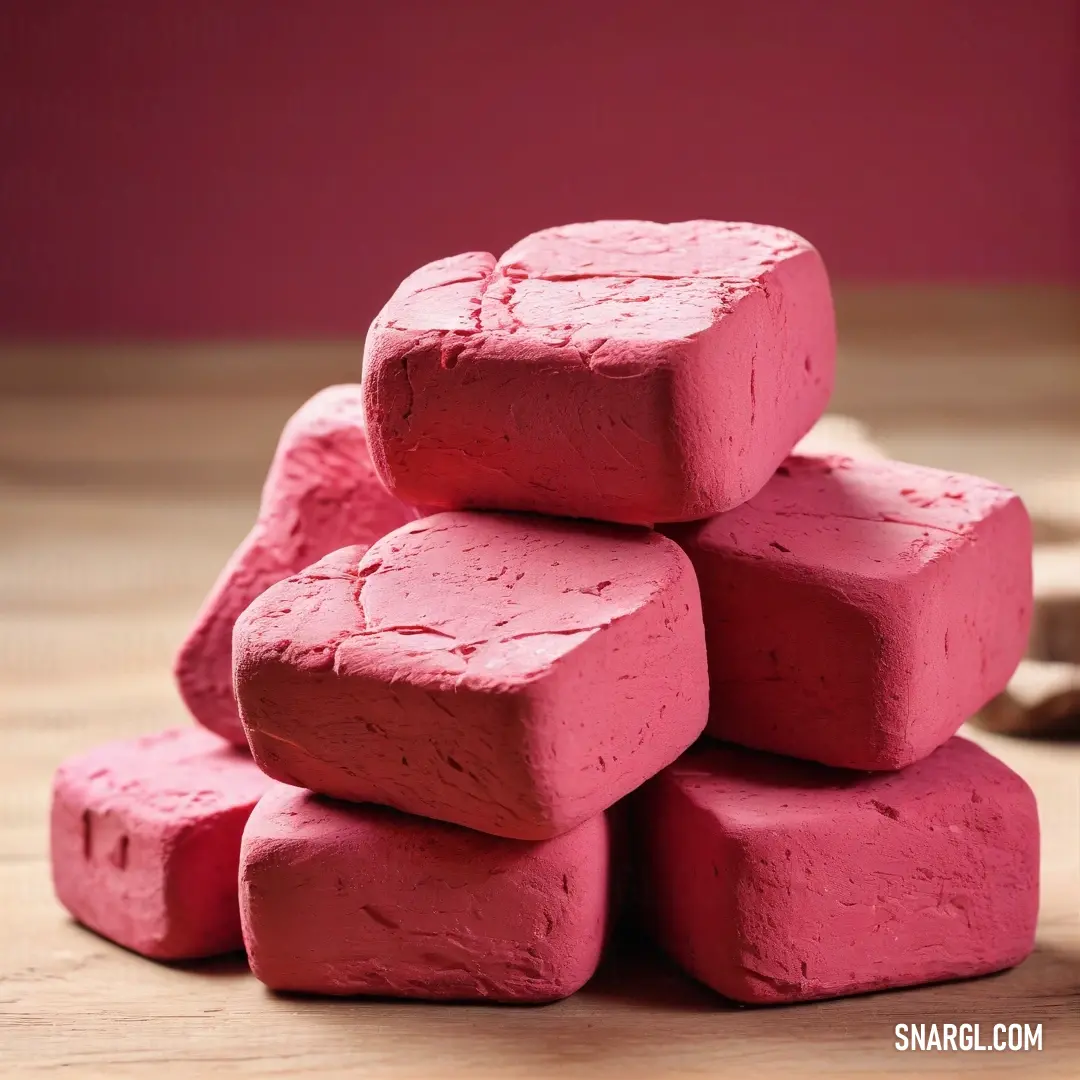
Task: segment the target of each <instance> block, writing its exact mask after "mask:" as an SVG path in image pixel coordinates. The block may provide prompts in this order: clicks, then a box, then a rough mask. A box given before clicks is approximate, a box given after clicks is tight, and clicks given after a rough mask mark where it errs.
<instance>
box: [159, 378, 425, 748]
mask: <svg viewBox="0 0 1080 1080" xmlns="http://www.w3.org/2000/svg"><path fill="white" fill-rule="evenodd" d="M416 516H417V512H416V511H414V510H413V509H412V508H411V507H407V506H404V505H403V504H402V503H400V502H399V501H398V500H397V499H396V498H394V496H392V495H390V494H389V493H388V492H387V491H386V489H385V488H384V487H383V485H382V483H381V481H380V480H379V478H378V476H377V475H376V474H375V470H374V466H373V465H372V463H371V457H370V455H369V453H368V445H367V436H366V435H365V433H364V425H363V414H362V408H361V400H360V387H359V386H349V385H343V386H331V387H328V388H327V389H325V390H322V391H320V392H319V393H318V394H316V395H315V396H314V397H313V398H312V399H311V400H310V401H308V402H307V403H306V404H305V405H304V406H303V407H302V408H301V409H300V410H299V411H298V412H297V413H296V414H295V415H294V416H293V417H291V419H290V420H289V422H288V423H287V424H286V425H285V429H284V431H283V432H282V435H281V440H280V442H279V443H278V448H277V452H276V453H275V455H274V460H273V463H272V464H271V466H270V471H269V474H268V476H267V478H266V484H265V486H264V488H263V494H262V503H261V505H260V507H259V515H258V518H257V520H256V522H255V525H254V527H253V528H252V529H251V531H250V532H249V533H248V535H247V536H246V537H245V538H244V540H243V542H242V543H241V544H240V546H239V547H238V548H237V549H236V551H235V552H234V553H233V555H232V557H231V558H230V559H229V561H228V563H227V564H226V566H225V568H224V570H222V572H221V574H220V576H219V577H218V579H217V581H216V582H215V584H214V587H213V588H212V589H211V590H210V594H209V595H208V596H207V598H206V600H205V601H204V602H203V605H202V608H201V609H200V611H199V614H198V616H197V617H196V619H195V624H194V626H193V627H192V628H191V630H190V632H189V633H188V636H187V638H186V640H185V641H184V643H183V645H182V646H181V647H180V652H179V654H178V656H177V658H176V663H175V676H176V683H177V686H178V687H179V689H180V694H181V696H182V697H183V699H184V702H185V703H186V704H187V707H188V708H189V709H190V710H191V713H192V715H193V716H194V717H195V719H196V720H198V721H199V723H201V724H203V725H204V726H205V727H207V728H209V729H210V730H211V731H214V732H216V733H217V734H218V735H220V736H222V737H223V738H226V739H229V740H230V741H231V742H234V743H237V744H238V745H243V744H244V731H243V727H242V726H241V724H240V716H239V714H238V712H237V709H236V700H235V698H234V697H233V689H232V629H233V623H234V622H235V621H236V617H237V615H239V614H240V612H242V611H243V610H244V608H246V607H247V606H248V604H250V603H251V601H252V600H254V599H255V597H256V596H258V595H259V593H261V592H262V591H263V590H264V589H266V588H268V587H269V586H270V585H273V584H274V582H276V581H280V580H281V579H282V578H284V577H288V576H289V575H290V574H295V573H296V572H297V571H298V570H302V569H303V568H304V567H305V566H308V565H309V564H310V563H312V562H314V561H315V560H316V559H319V558H321V557H322V556H323V555H326V554H328V553H329V552H331V551H335V550H336V549H337V548H340V547H344V546H345V545H346V544H369V543H371V542H372V541H373V540H377V539H378V538H379V537H380V536H383V535H384V534H385V533H388V532H390V530H391V529H396V528H397V527H398V526H399V525H402V524H404V523H405V522H406V521H411V520H413V519H415V518H416Z"/></svg>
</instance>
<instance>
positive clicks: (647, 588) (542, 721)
mask: <svg viewBox="0 0 1080 1080" xmlns="http://www.w3.org/2000/svg"><path fill="white" fill-rule="evenodd" d="M235 653H236V686H237V695H238V699H239V702H240V708H241V714H242V716H243V720H244V726H245V729H246V731H247V736H248V740H249V742H250V744H251V748H252V752H253V753H254V755H255V759H256V761H257V762H258V763H259V765H260V766H261V767H262V768H263V769H264V770H265V771H266V772H268V773H269V774H270V775H271V776H273V777H275V778H276V779H279V780H283V781H285V782H286V783H292V784H296V785H297V786H300V787H306V788H311V789H312V790H314V791H319V792H322V793H324V794H328V795H334V796H337V797H339V798H343V799H351V800H355V801H358V802H366V801H371V802H378V803H384V804H387V805H390V806H395V807H397V808H398V809H401V810H406V811H408V812H410V813H415V814H423V815H425V816H428V817H434V818H440V819H442V820H445V821H452V822H455V823H457V824H459V825H466V826H468V827H470V828H475V829H480V830H481V831H484V832H489V833H494V834H496V835H500V836H510V837H517V838H520V839H525V840H539V839H544V838H546V837H549V836H554V835H557V834H558V833H560V832H564V831H566V830H567V829H570V828H572V827H573V826H574V825H576V824H578V823H579V822H581V821H584V820H585V819H586V818H589V817H592V816H593V815H595V814H597V813H599V812H600V811H602V810H604V809H606V808H607V807H608V806H610V805H611V804H612V803H614V802H615V801H616V800H617V799H619V798H621V797H622V796H623V795H625V794H627V793H628V792H630V791H632V790H633V789H634V788H635V787H637V786H638V785H639V784H640V783H642V781H644V780H646V779H647V778H648V777H650V776H652V775H653V774H654V773H656V772H657V771H658V770H659V769H661V768H663V766H665V765H667V764H669V763H670V762H672V761H673V760H674V759H675V758H676V757H678V755H679V754H680V753H682V751H683V750H685V749H686V747H687V746H689V745H690V743H692V742H693V741H694V739H695V738H696V737H697V736H698V735H699V734H700V732H701V730H702V728H703V727H704V725H705V719H706V714H707V709H708V685H707V681H708V680H707V673H706V667H705V644H704V632H703V629H702V625H701V611H700V601H699V598H698V591H697V583H696V582H695V580H694V575H693V571H692V569H691V567H690V563H689V560H688V559H687V558H686V556H685V555H684V554H683V553H682V552H681V551H680V550H679V548H678V546H677V545H676V544H674V543H672V542H671V541H670V540H668V539H667V538H666V537H663V536H661V535H659V534H658V533H653V532H648V531H646V530H644V529H625V528H620V527H618V526H609V525H599V524H591V523H590V524H586V523H583V522H568V521H557V520H553V519H550V518H533V517H527V516H514V515H503V514H477V513H469V512H461V511H459V512H449V513H441V514H435V515H433V516H431V517H429V518H425V519H424V520H422V521H418V522H415V523H414V524H411V525H406V526H404V527H402V528H401V529H398V530H397V531H396V532H394V533H391V534H390V535H389V536H386V537H384V538H383V539H382V540H379V541H377V542H376V543H375V544H374V545H372V547H371V548H370V549H369V550H368V551H367V553H366V554H364V552H363V551H362V550H355V549H346V550H343V551H341V552H337V553H335V554H334V555H332V556H329V557H327V558H326V559H324V560H322V561H321V562H319V563H317V564H316V565H315V566H313V567H311V568H310V569H309V570H307V571H305V572H304V573H302V574H299V575H297V576H296V577H293V578H289V579H288V580H287V581H284V582H281V583H280V584H278V585H276V586H274V587H273V588H271V589H269V590H267V592H265V593H264V594H263V595H262V596H260V597H259V599H257V600H256V601H255V602H254V603H253V604H252V605H251V607H249V608H248V609H247V611H246V612H245V613H244V614H243V615H242V616H241V618H240V619H239V620H238V621H237V624H236V640H235Z"/></svg>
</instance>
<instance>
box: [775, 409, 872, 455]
mask: <svg viewBox="0 0 1080 1080" xmlns="http://www.w3.org/2000/svg"><path fill="white" fill-rule="evenodd" d="M792 453H794V454H843V455H845V456H846V457H856V458H884V457H887V456H888V455H887V454H886V453H885V451H884V450H883V449H882V448H881V447H880V446H878V444H877V443H876V442H874V440H873V439H872V438H871V437H870V429H869V428H868V427H867V426H866V425H865V424H864V423H863V422H862V421H861V420H856V419H855V418H854V417H852V416H841V415H839V414H838V413H826V414H825V416H823V417H822V418H821V419H820V420H819V421H818V422H817V423H816V424H815V425H814V426H813V427H812V428H811V429H810V430H809V431H808V432H807V433H806V434H805V435H804V436H803V437H802V438H801V439H800V440H799V441H798V442H797V443H796V444H795V449H794V450H793V451H792Z"/></svg>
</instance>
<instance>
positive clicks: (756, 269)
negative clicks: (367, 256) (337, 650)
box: [363, 221, 836, 524]
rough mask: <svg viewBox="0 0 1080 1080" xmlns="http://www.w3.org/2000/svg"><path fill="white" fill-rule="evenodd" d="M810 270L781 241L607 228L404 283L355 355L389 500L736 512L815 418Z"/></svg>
mask: <svg viewBox="0 0 1080 1080" xmlns="http://www.w3.org/2000/svg"><path fill="white" fill-rule="evenodd" d="M835 348H836V335H835V327H834V321H833V311H832V301H831V298H830V294H829V285H828V279H827V277H826V273H825V268H824V265H823V264H822V261H821V257H820V256H819V255H818V253H817V251H815V250H814V248H813V247H812V246H811V245H810V244H808V243H807V242H806V241H805V240H803V239H802V238H801V237H799V236H796V235H795V234H794V233H791V232H788V231H786V230H784V229H776V228H772V227H769V226H762V225H749V224H743V223H734V222H720V221H687V222H678V223H675V224H671V225H661V224H657V223H655V222H648V221H599V222H592V223H589V224H584V225H567V226H564V227H562V228H557V229H547V230H545V231H543V232H539V233H534V234H533V235H532V236H528V237H526V238H525V239H524V240H522V241H520V242H519V243H518V244H516V245H515V246H514V247H512V248H511V249H510V250H509V251H507V252H506V253H505V254H504V255H503V256H502V258H501V259H498V260H496V259H495V257H494V256H492V255H488V254H485V253H477V252H472V253H467V254H464V255H457V256H453V257H452V258H449V259H443V260H440V261H439V262H435V263H430V264H428V265H427V266H424V267H422V268H421V269H419V270H417V271H416V272H415V273H414V274H412V275H411V276H410V277H408V278H407V279H406V280H405V281H404V282H403V283H402V285H401V286H400V287H399V288H398V290H397V292H396V293H395V294H394V295H393V297H391V299H390V301H389V302H388V303H387V305H386V306H385V307H384V308H383V310H382V312H380V314H379V316H378V317H377V318H376V320H375V322H374V324H373V325H372V328H371V332H370V334H369V335H368V339H367V345H366V349H365V359H364V382H363V385H364V408H365V415H366V420H367V428H368V437H369V440H370V445H371V453H372V458H373V460H374V462H375V466H376V469H377V470H378V472H379V475H380V476H381V477H382V479H383V481H384V482H385V483H386V484H387V486H388V487H389V488H390V490H391V491H393V492H394V493H395V494H396V495H397V496H398V497H399V498H400V499H402V500H404V501H407V502H411V503H414V504H422V505H426V506H431V507H438V508H448V509H455V508H492V509H507V510H531V511H537V512H541V513H549V514H563V515H568V516H571V517H592V518H600V519H603V520H608V521H618V522H626V523H630V524H653V523H656V522H664V521H690V520H694V519H697V518H701V517H705V516H707V515H709V514H713V513H717V512H720V511H722V510H727V509H730V508H731V507H733V506H737V505H739V504H740V503H742V502H745V501H746V500H747V499H748V498H750V497H751V496H752V495H754V494H755V493H756V492H757V491H759V490H760V489H761V487H762V486H763V485H764V484H765V482H766V480H768V478H769V476H770V475H771V474H772V472H773V470H774V469H775V468H776V466H777V465H778V464H779V463H780V462H781V461H782V460H783V458H784V456H785V455H786V454H787V453H788V452H789V451H790V450H791V448H792V446H794V444H795V442H796V441H797V440H798V439H799V438H800V437H801V436H802V435H804V434H805V433H806V431H807V430H808V429H809V428H810V427H811V425H812V424H813V423H814V421H815V420H817V418H818V417H819V416H820V415H821V413H822V411H823V410H824V408H825V404H826V402H827V400H828V397H829V393H830V391H831V389H832V383H833V370H834V360H835Z"/></svg>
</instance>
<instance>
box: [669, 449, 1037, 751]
mask: <svg viewBox="0 0 1080 1080" xmlns="http://www.w3.org/2000/svg"><path fill="white" fill-rule="evenodd" d="M671 535H672V536H673V537H674V538H675V539H677V540H678V541H679V543H681V544H682V545H683V547H684V548H685V549H686V551H687V553H688V554H689V555H690V558H691V560H692V561H693V563H694V568H695V569H696V571H697V576H698V580H699V581H700V583H701V592H702V607H703V611H704V617H705V630H706V637H707V640H708V648H709V674H710V678H711V684H712V685H711V708H710V717H709V727H708V731H709V733H710V734H712V735H715V736H717V737H718V738H721V739H726V740H730V741H731V742H736V743H740V744H742V745H745V746H751V747H755V748H757V749H761V750H772V751H775V752H777V753H781V754H790V755H792V756H794V757H801V758H808V759H810V760H814V761H821V762H824V763H826V764H828V765H841V766H846V767H849V768H855V769H896V768H900V767H902V766H904V765H907V764H909V763H910V762H912V761H917V760H918V759H919V758H922V757H925V756H926V755H927V754H929V753H930V752H931V751H932V750H933V749H934V748H935V747H936V746H939V745H941V743H943V742H944V741H945V740H946V739H948V738H949V737H950V736H951V735H953V734H954V733H955V732H956V730H957V729H958V728H959V727H960V725H961V723H962V722H963V721H964V720H966V719H968V718H969V717H970V716H971V715H972V714H973V713H975V712H976V711H977V710H978V709H979V708H980V707H981V706H982V705H984V704H985V703H986V702H987V701H989V700H990V698H992V697H993V696H994V695H995V694H997V693H998V692H1000V691H1001V690H1003V689H1004V688H1005V685H1006V683H1007V682H1008V680H1009V676H1010V675H1011V674H1012V672H1013V670H1014V668H1015V667H1016V665H1017V663H1018V661H1019V660H1020V657H1021V656H1022V655H1023V652H1024V644H1025V641H1026V639H1027V633H1028V625H1029V622H1030V618H1031V609H1032V597H1031V526H1030V523H1029V521H1028V517H1027V513H1026V511H1025V510H1024V507H1023V504H1022V503H1021V502H1020V500H1019V499H1018V498H1017V497H1016V496H1015V495H1014V494H1013V493H1012V492H1011V491H1008V490H1006V489H1005V488H1001V487H998V486H997V485H995V484H991V483H990V482H989V481H986V480H981V479H979V478H977V477H973V476H960V475H956V474H952V473H946V472H940V471H938V470H937V469H927V468H921V467H919V466H916V465H905V464H902V463H900V462H896V461H872V460H860V461H853V460H851V459H850V458H843V457H792V458H789V459H788V461H787V463H786V464H785V465H784V466H782V467H781V469H780V470H779V471H778V472H777V474H776V476H775V477H774V478H773V479H772V480H771V481H769V483H768V484H767V485H766V486H765V488H764V490H763V491H762V492H761V493H760V494H759V495H756V496H755V497H754V498H753V499H751V500H750V501H749V502H747V503H745V504H744V505H743V506H740V507H738V508H737V509H735V510H731V511H729V512H728V513H726V514H720V515H717V516H716V517H713V518H711V519H709V520H708V521H704V522H699V523H695V524H693V525H688V526H679V527H674V528H672V529H671Z"/></svg>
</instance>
